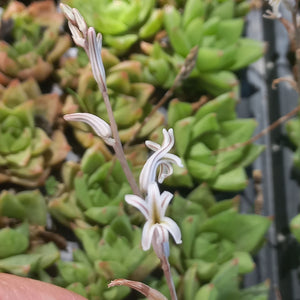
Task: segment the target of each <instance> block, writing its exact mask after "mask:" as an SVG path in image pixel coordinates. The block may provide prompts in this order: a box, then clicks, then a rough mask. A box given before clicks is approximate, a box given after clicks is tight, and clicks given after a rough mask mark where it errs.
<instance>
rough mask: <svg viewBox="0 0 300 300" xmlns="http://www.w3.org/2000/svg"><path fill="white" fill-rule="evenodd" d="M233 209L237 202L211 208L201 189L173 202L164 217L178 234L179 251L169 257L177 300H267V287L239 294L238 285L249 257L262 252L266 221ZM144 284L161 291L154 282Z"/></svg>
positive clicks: (249, 264)
mask: <svg viewBox="0 0 300 300" xmlns="http://www.w3.org/2000/svg"><path fill="white" fill-rule="evenodd" d="M238 207H239V201H238V198H233V199H230V200H223V201H220V202H216V201H215V199H214V196H213V194H212V193H211V191H210V189H209V188H208V186H207V185H206V184H202V185H200V186H198V187H197V188H196V189H194V190H193V191H192V192H191V193H190V194H189V195H188V196H187V197H186V198H183V197H181V196H180V195H176V196H175V198H174V199H173V202H172V205H171V206H170V212H169V215H170V216H171V217H172V219H174V220H175V221H176V222H178V223H179V222H180V224H181V232H182V245H180V246H179V247H178V246H177V247H171V254H170V263H171V265H172V267H173V274H174V276H175V284H176V288H177V293H178V299H180V300H188V299H197V300H200V299H201V300H203V299H226V300H227V299H228V300H229V299H268V284H261V285H259V286H255V287H251V288H249V289H246V290H240V289H239V282H240V281H241V279H242V275H244V274H246V273H249V272H251V271H252V270H253V269H254V267H255V264H254V262H253V259H252V257H251V254H254V253H255V252H256V251H258V249H259V248H260V247H261V246H262V242H263V240H264V235H265V233H266V232H267V230H268V228H269V226H270V224H271V220H270V219H269V218H266V217H262V216H259V215H245V214H241V213H239V212H238ZM224 224H226V225H225V226H224ZM149 284H150V285H151V286H152V287H154V288H158V289H159V290H160V291H161V292H162V293H164V292H165V291H166V285H165V284H162V283H161V282H160V283H159V282H158V281H157V280H154V281H153V282H152V284H151V281H149ZM166 294H167V293H166ZM247 297H250V298H247ZM252 297H253V298H252ZM255 297H257V298H255Z"/></svg>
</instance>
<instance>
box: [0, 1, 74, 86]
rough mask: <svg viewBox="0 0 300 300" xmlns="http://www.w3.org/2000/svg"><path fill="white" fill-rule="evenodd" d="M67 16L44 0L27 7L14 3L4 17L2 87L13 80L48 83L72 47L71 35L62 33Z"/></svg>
mask: <svg viewBox="0 0 300 300" xmlns="http://www.w3.org/2000/svg"><path fill="white" fill-rule="evenodd" d="M62 24H63V17H62V15H61V14H60V13H58V12H57V10H56V6H55V3H54V1H50V0H47V1H41V2H35V3H32V4H30V5H29V6H28V7H26V6H25V5H24V4H22V3H21V2H18V1H12V2H10V4H9V5H8V7H7V9H6V10H5V11H4V13H3V16H2V26H1V31H2V32H1V33H2V35H3V39H2V40H1V41H0V62H1V63H0V84H2V85H7V84H8V83H9V82H10V81H11V80H12V79H14V78H18V79H20V80H25V79H28V78H31V77H33V78H35V79H36V80H38V81H44V80H46V79H47V78H48V77H49V75H50V74H51V73H52V71H53V64H54V63H55V62H57V61H58V59H59V58H60V56H61V55H62V54H63V53H64V52H65V51H66V50H67V49H68V48H69V47H70V45H71V39H70V37H69V35H67V34H63V35H61V34H60V33H59V28H60V26H61V25H62Z"/></svg>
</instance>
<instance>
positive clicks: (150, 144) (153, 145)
mask: <svg viewBox="0 0 300 300" xmlns="http://www.w3.org/2000/svg"><path fill="white" fill-rule="evenodd" d="M145 144H146V146H147V147H148V148H149V149H150V150H152V151H157V150H159V149H160V148H161V146H160V145H159V144H157V143H155V142H152V141H146V142H145Z"/></svg>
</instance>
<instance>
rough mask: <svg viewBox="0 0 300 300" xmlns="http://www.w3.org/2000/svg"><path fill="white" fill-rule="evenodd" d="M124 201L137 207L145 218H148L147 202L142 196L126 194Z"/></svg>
mask: <svg viewBox="0 0 300 300" xmlns="http://www.w3.org/2000/svg"><path fill="white" fill-rule="evenodd" d="M125 201H126V202H127V203H128V204H130V205H132V206H134V207H135V208H137V209H138V210H139V211H140V212H141V213H142V214H143V215H144V216H145V218H146V219H147V220H148V219H149V209H148V204H147V202H146V201H145V200H143V199H142V198H140V197H139V196H136V195H126V196H125Z"/></svg>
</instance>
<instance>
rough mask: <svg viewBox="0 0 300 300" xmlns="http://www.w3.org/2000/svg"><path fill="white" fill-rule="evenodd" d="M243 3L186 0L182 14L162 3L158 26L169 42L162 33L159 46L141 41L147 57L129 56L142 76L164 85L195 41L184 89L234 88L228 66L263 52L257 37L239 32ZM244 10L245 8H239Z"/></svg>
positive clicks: (233, 68)
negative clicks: (138, 64)
mask: <svg viewBox="0 0 300 300" xmlns="http://www.w3.org/2000/svg"><path fill="white" fill-rule="evenodd" d="M245 5H246V6H247V5H249V3H245V2H241V3H236V2H235V1H233V0H226V1H222V2H220V1H217V0H216V1H198V0H188V1H186V4H185V7H184V12H183V14H181V13H180V10H178V9H176V8H175V7H174V6H166V7H165V13H164V27H165V29H166V31H167V38H168V39H167V41H169V43H170V45H169V46H171V47H169V46H168V44H166V38H163V39H162V41H161V43H160V44H161V46H160V45H159V44H158V43H157V44H155V45H154V46H152V45H149V44H148V45H147V44H145V43H144V44H141V48H142V50H143V51H144V52H145V53H146V54H147V55H148V57H147V55H142V54H134V55H132V56H131V58H132V59H134V60H139V61H140V62H142V63H143V65H144V68H145V70H144V78H145V80H146V81H147V82H150V83H152V84H156V85H159V86H162V87H164V88H169V87H170V86H171V85H172V84H173V81H174V78H175V75H174V74H176V73H178V70H179V68H180V67H181V65H182V64H183V61H184V58H185V57H186V56H187V55H188V53H189V52H190V50H191V49H192V48H193V47H194V46H198V47H199V50H198V57H197V64H196V66H197V67H196V68H195V70H194V71H193V72H192V74H191V76H190V78H189V80H187V81H186V82H185V84H184V88H185V90H186V91H189V90H190V89H191V87H192V88H193V91H195V92H196V93H197V92H198V94H199V92H209V93H210V94H212V95H219V94H222V93H225V92H228V91H231V90H237V89H238V80H237V77H236V75H235V74H234V73H233V71H236V70H238V69H241V68H244V67H246V66H248V65H249V64H250V63H252V62H254V61H255V60H257V59H258V58H260V57H261V56H263V54H264V49H265V47H264V44H263V43H261V42H258V41H254V40H251V39H247V38H242V37H241V35H242V31H243V27H244V20H243V19H242V18H241V17H240V15H239V14H240V13H242V12H241V7H240V6H245ZM246 12H247V9H246V10H245V12H243V14H244V13H246ZM163 48H165V49H164V50H163ZM170 48H171V49H170ZM170 69H171V71H169V70H170ZM176 70H177V71H176Z"/></svg>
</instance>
